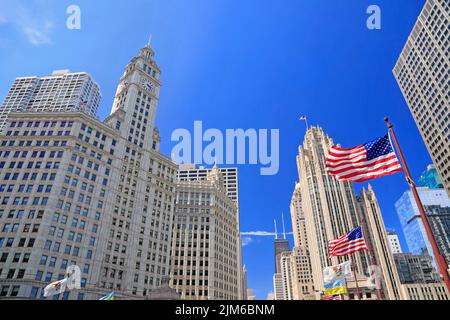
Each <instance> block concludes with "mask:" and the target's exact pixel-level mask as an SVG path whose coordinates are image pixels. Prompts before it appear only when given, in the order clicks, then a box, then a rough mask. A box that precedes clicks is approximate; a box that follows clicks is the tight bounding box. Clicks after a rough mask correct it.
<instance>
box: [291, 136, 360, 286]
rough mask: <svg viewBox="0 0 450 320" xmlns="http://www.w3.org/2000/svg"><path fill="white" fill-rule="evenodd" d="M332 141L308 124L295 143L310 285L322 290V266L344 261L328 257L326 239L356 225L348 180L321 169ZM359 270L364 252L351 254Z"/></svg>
mask: <svg viewBox="0 0 450 320" xmlns="http://www.w3.org/2000/svg"><path fill="white" fill-rule="evenodd" d="M332 145H333V141H332V140H331V139H330V138H329V137H328V136H327V135H326V134H325V133H324V132H323V130H322V129H321V128H310V129H309V130H308V131H307V133H306V135H305V139H304V143H303V145H302V146H300V147H299V154H298V156H297V167H298V175H299V182H298V184H299V186H298V189H299V190H300V192H301V200H300V201H301V207H302V210H303V212H304V216H305V224H306V234H307V239H308V240H307V241H308V248H309V251H310V253H311V254H310V259H311V269H312V276H313V281H314V287H315V288H316V289H317V290H318V291H319V290H323V287H324V283H323V269H324V268H326V267H328V266H333V265H337V264H339V263H342V262H344V259H343V258H336V257H335V258H330V257H329V254H328V242H329V241H330V240H334V239H337V238H339V237H340V236H341V235H343V234H345V233H346V232H348V231H350V230H353V229H354V228H355V227H357V226H359V225H360V221H359V217H358V211H357V210H358V208H357V202H356V196H355V194H354V192H353V186H352V184H351V183H348V182H338V181H337V180H336V179H334V178H333V177H332V176H330V175H329V174H328V173H327V172H326V169H325V158H326V155H327V154H328V149H329V147H331V146H332ZM355 260H356V261H355V263H356V266H357V270H358V272H359V273H364V271H365V270H364V269H365V267H364V266H365V265H367V263H364V261H365V260H367V255H366V254H365V253H364V252H363V253H362V254H358V255H355Z"/></svg>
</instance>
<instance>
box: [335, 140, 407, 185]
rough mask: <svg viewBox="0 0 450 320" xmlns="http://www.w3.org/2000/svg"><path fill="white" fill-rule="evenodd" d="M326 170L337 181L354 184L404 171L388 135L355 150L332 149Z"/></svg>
mask: <svg viewBox="0 0 450 320" xmlns="http://www.w3.org/2000/svg"><path fill="white" fill-rule="evenodd" d="M326 168H327V171H328V173H329V174H331V175H333V176H334V177H335V178H336V179H338V180H340V181H352V182H363V181H367V180H370V179H374V178H379V177H382V176H387V175H390V174H394V173H396V172H399V171H402V166H401V165H400V162H399V161H398V159H397V156H396V155H395V152H394V148H393V147H392V144H391V141H390V139H389V135H388V134H387V135H385V136H384V137H382V138H378V139H375V140H373V141H371V142H368V143H366V144H364V145H360V146H357V147H354V148H348V149H343V148H339V147H336V146H334V147H331V149H330V151H329V153H328V157H327V159H326Z"/></svg>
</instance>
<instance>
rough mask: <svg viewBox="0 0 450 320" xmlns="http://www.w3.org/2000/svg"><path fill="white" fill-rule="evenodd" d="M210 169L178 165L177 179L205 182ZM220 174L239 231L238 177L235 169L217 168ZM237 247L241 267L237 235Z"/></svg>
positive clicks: (240, 245)
mask: <svg viewBox="0 0 450 320" xmlns="http://www.w3.org/2000/svg"><path fill="white" fill-rule="evenodd" d="M210 171H211V169H208V168H204V167H199V168H197V166H196V165H195V164H180V166H179V169H178V172H177V178H178V180H179V181H201V180H206V179H207V177H208V173H209V172H210ZM219 171H220V173H221V174H222V176H223V183H224V187H225V190H226V192H227V195H228V197H229V198H230V199H231V200H233V201H234V202H235V203H236V206H237V211H236V220H237V223H238V229H239V230H240V229H241V227H240V209H239V176H238V169H237V168H219ZM238 236H239V243H240V244H239V246H238V257H239V265H240V266H242V267H243V264H244V262H243V257H242V239H241V238H240V237H241V235H240V234H239V235H238ZM242 272H243V271H242V269H240V270H239V274H240V278H242V280H241V282H242V286H241V287H240V288H239V299H243V298H244V296H245V289H244V282H246V280H245V279H244V278H243V274H242Z"/></svg>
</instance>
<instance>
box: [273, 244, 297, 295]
mask: <svg viewBox="0 0 450 320" xmlns="http://www.w3.org/2000/svg"><path fill="white" fill-rule="evenodd" d="M292 266H293V264H292V253H291V252H282V253H281V255H280V269H281V270H280V274H281V281H282V284H283V286H282V290H283V293H282V294H283V298H284V299H283V300H293V299H294V291H293V289H294V279H293V272H292ZM275 289H277V288H276V287H275ZM275 293H277V291H275Z"/></svg>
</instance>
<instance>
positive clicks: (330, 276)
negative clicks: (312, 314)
mask: <svg viewBox="0 0 450 320" xmlns="http://www.w3.org/2000/svg"><path fill="white" fill-rule="evenodd" d="M351 276H352V268H351V263H350V261H346V262H344V263H341V264H339V265H337V266H332V267H327V268H325V269H323V282H324V289H325V290H324V297H333V296H336V295H340V294H346V293H347V286H346V278H350V277H351ZM327 300H329V299H327ZM333 300H334V299H333Z"/></svg>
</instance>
